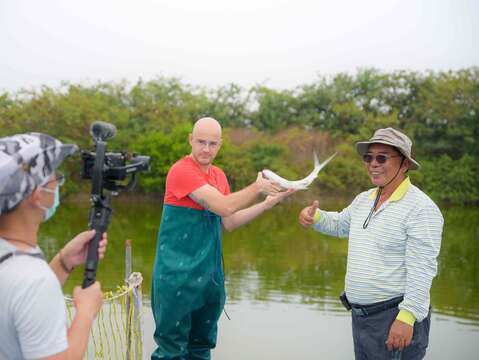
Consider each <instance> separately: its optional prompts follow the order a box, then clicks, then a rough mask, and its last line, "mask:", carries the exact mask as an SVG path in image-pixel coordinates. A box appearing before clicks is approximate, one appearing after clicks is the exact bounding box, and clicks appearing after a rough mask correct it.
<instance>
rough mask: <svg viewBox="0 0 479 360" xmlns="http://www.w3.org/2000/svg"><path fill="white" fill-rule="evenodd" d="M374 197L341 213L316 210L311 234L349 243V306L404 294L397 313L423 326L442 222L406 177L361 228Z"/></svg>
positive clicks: (367, 195)
mask: <svg viewBox="0 0 479 360" xmlns="http://www.w3.org/2000/svg"><path fill="white" fill-rule="evenodd" d="M376 193H377V189H371V190H369V191H365V192H363V193H361V194H359V195H358V196H357V197H356V198H355V199H354V200H353V202H352V203H351V204H350V205H349V206H348V207H347V208H345V209H344V210H342V211H341V212H330V211H323V210H318V212H319V220H318V221H317V222H316V223H315V224H314V229H315V230H317V231H320V232H322V233H324V234H328V235H332V236H337V237H344V238H346V237H347V238H349V246H348V262H347V271H346V279H345V291H346V294H347V297H348V299H349V301H350V302H351V303H355V304H361V305H367V304H372V303H375V302H379V301H384V300H389V299H392V298H394V297H397V296H401V295H404V300H403V301H402V302H401V304H399V309H401V310H407V311H409V312H410V313H411V314H412V315H413V316H414V317H415V318H416V320H417V321H421V320H423V319H424V318H425V317H426V316H427V314H428V312H429V304H430V295H429V291H430V288H431V283H432V279H433V278H434V276H436V273H437V256H438V255H439V250H440V247H441V236H442V228H443V224H444V220H443V217H442V215H441V212H440V210H439V208H438V207H437V206H436V204H435V203H434V202H433V201H432V200H431V199H430V198H429V197H428V196H427V195H426V194H425V193H423V192H422V191H421V190H419V188H417V187H416V186H414V185H412V184H411V182H410V180H409V178H408V177H407V178H406V179H404V181H403V182H402V183H401V184H400V185H399V186H398V188H397V189H396V190H395V191H394V193H393V194H392V195H391V196H390V197H389V199H388V200H386V201H385V202H384V203H383V204H382V205H381V206H380V208H379V209H377V210H376V211H375V212H374V214H373V216H372V218H371V220H370V222H369V225H368V226H367V228H366V229H363V223H364V220H365V219H366V218H367V216H368V214H369V212H370V211H371V208H372V206H373V204H374V200H375V197H376Z"/></svg>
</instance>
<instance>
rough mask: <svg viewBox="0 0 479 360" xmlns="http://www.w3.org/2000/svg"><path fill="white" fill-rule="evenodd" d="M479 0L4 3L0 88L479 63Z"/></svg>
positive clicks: (285, 78)
mask: <svg viewBox="0 0 479 360" xmlns="http://www.w3.org/2000/svg"><path fill="white" fill-rule="evenodd" d="M478 44H479V1H478V0H234V1H230V0H128V1H127V0H82V1H78V0H76V1H69V0H0V90H7V91H16V90H19V89H20V88H32V87H37V86H39V85H41V84H44V85H49V86H54V87H56V86H59V84H60V82H61V81H62V80H66V81H70V82H74V83H78V82H80V83H84V84H91V83H95V82H97V81H98V80H101V81H112V80H113V81H117V80H120V79H128V80H130V81H132V82H135V81H137V80H138V79H139V78H140V77H141V78H143V79H144V80H149V79H153V78H155V77H156V76H161V75H162V76H175V77H180V78H181V79H183V81H184V82H186V83H190V84H194V85H204V86H208V87H215V86H218V85H225V84H227V83H230V82H235V83H238V84H240V85H243V86H247V87H248V86H251V85H254V84H258V83H261V84H265V85H267V86H271V87H275V88H292V87H294V86H296V85H299V84H305V83H309V82H312V81H314V80H315V79H317V77H318V74H321V75H329V74H335V73H338V72H349V73H355V72H356V70H357V69H358V68H362V67H375V68H378V69H381V70H385V71H389V70H396V69H410V70H425V69H432V70H448V69H459V68H464V67H469V66H478V65H479V45H478Z"/></svg>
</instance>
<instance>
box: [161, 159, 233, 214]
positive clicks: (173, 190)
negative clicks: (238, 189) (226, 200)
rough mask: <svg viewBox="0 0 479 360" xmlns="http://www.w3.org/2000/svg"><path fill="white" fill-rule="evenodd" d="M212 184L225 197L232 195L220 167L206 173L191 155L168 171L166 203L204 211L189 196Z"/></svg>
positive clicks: (212, 167) (210, 169) (211, 168)
mask: <svg viewBox="0 0 479 360" xmlns="http://www.w3.org/2000/svg"><path fill="white" fill-rule="evenodd" d="M206 184H210V185H211V186H213V187H215V188H216V189H218V191H219V192H221V193H222V194H224V195H228V194H229V193H230V186H229V184H228V179H227V178H226V175H225V173H224V172H223V170H221V169H220V168H219V167H216V166H214V165H211V166H210V167H209V169H208V173H204V172H203V171H202V170H201V169H200V167H199V166H198V164H197V163H196V162H195V161H194V160H193V158H192V157H191V155H187V156H185V157H184V158H182V159H180V160H178V161H177V162H176V163H175V164H174V165H173V166H172V167H171V168H170V171H168V175H167V176H166V189H165V199H164V203H165V204H168V205H176V206H183V207H187V208H193V209H198V210H203V209H204V208H203V207H202V206H201V205H199V204H198V203H196V202H194V201H193V200H191V198H190V197H189V196H188V195H189V194H190V193H191V192H193V191H195V190H196V189H198V188H200V187H202V186H203V185H206Z"/></svg>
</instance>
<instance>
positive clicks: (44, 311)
mask: <svg viewBox="0 0 479 360" xmlns="http://www.w3.org/2000/svg"><path fill="white" fill-rule="evenodd" d="M76 149H77V147H76V145H72V144H62V143H61V142H60V141H58V140H56V139H54V138H53V137H51V136H48V135H45V134H40V133H29V134H20V135H14V136H11V137H4V138H0V289H1V296H0V339H1V341H0V358H1V359H38V358H42V359H55V360H57V359H72V358H73V359H80V358H83V356H84V354H85V350H86V347H87V343H88V335H89V332H90V328H91V325H92V323H93V320H94V319H95V317H96V315H97V313H98V311H99V309H100V308H101V305H102V302H103V299H102V293H101V289H100V284H99V283H98V282H95V283H94V284H93V285H91V286H90V287H88V288H86V289H81V288H80V287H76V288H75V289H74V291H73V302H74V306H75V308H76V312H75V317H74V319H73V321H72V324H71V326H70V327H69V328H67V317H66V306H65V301H64V298H63V293H62V290H61V285H63V283H64V282H65V280H66V279H67V277H68V275H69V274H70V272H71V271H72V270H73V268H74V267H76V266H78V265H80V264H82V263H84V262H85V259H86V253H87V248H88V243H89V242H90V241H91V239H92V237H93V236H94V235H95V231H94V230H90V231H85V232H82V233H80V234H78V235H77V236H76V237H75V238H73V239H72V240H71V241H70V242H69V243H67V244H66V245H65V246H64V247H63V249H61V250H60V252H59V253H58V254H57V255H56V256H55V257H54V258H53V259H52V260H51V262H50V264H49V266H48V264H47V263H46V261H45V259H44V256H43V253H42V251H41V250H40V248H39V247H38V245H37V243H38V230H39V227H40V224H41V223H42V222H44V221H46V220H48V219H49V218H51V217H52V216H53V214H54V213H55V210H56V209H57V207H58V205H59V203H60V199H59V187H60V186H61V185H62V184H63V181H64V178H63V177H62V176H61V175H60V174H59V173H58V172H57V168H58V166H59V165H60V164H61V162H62V161H63V160H64V159H65V158H66V157H67V156H69V155H71V154H72V153H74V152H75V151H76ZM106 244H107V237H106V234H104V235H103V236H102V239H101V241H100V242H99V247H98V256H99V257H100V258H102V257H103V256H104V253H105V250H106Z"/></svg>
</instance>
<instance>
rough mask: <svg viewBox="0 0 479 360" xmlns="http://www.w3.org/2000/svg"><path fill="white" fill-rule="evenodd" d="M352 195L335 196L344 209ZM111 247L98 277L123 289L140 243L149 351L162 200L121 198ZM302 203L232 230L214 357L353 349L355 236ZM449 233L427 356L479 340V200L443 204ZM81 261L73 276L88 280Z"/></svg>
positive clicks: (322, 354)
mask: <svg viewBox="0 0 479 360" xmlns="http://www.w3.org/2000/svg"><path fill="white" fill-rule="evenodd" d="M344 205H345V204H327V207H325V209H328V210H338V209H341V208H342V207H343V206H344ZM88 206H89V204H88V202H87V201H80V200H73V199H70V200H67V201H65V202H63V203H62V206H61V207H60V208H59V210H58V213H57V214H56V215H55V218H54V219H52V220H51V221H49V222H48V223H46V224H45V225H43V227H42V229H41V234H40V246H41V247H42V248H43V249H44V251H45V253H46V254H47V256H48V257H50V256H52V255H53V254H54V253H55V252H56V251H58V250H59V249H60V248H61V246H62V245H63V244H64V243H65V242H66V241H68V240H69V239H71V237H73V236H74V235H75V234H76V233H78V232H80V231H82V230H83V229H85V228H86V226H87V218H88ZM113 207H114V214H113V219H112V223H111V225H110V228H109V231H108V234H109V248H108V252H107V256H106V258H105V259H104V260H103V261H102V262H101V263H100V265H99V269H98V276H97V278H98V280H99V281H101V283H102V287H103V289H104V290H114V289H116V287H117V286H118V285H122V283H123V279H124V267H125V265H124V258H125V257H124V243H125V240H126V239H131V240H132V243H133V271H139V272H141V273H142V274H143V278H144V282H143V294H144V305H145V306H144V318H143V321H144V332H145V338H144V344H143V345H144V352H145V356H148V355H149V354H150V353H151V351H153V349H154V346H155V345H154V341H153V339H152V333H153V325H154V324H153V319H152V314H151V309H150V308H149V306H150V302H149V291H150V282H151V272H152V266H153V261H154V256H155V248H156V235H157V230H158V225H159V222H160V217H161V204H160V203H155V202H154V201H149V202H145V201H133V200H131V199H130V200H128V201H127V200H125V199H121V198H119V199H114V201H113ZM300 208H301V206H300V205H297V204H293V203H286V204H282V205H280V206H277V207H275V208H274V209H272V210H271V211H270V212H268V213H266V214H264V215H263V216H262V217H260V218H258V219H256V220H255V221H253V222H252V223H251V224H248V225H246V226H244V227H243V228H240V229H238V230H236V231H234V232H231V233H224V237H223V243H224V245H223V247H224V259H225V268H226V277H227V293H228V300H227V304H226V311H227V312H228V314H229V315H230V317H231V320H228V319H227V318H226V317H225V316H222V318H221V320H220V324H219V338H218V347H217V349H216V350H215V351H214V352H213V357H214V358H216V359H221V360H222V359H224V360H237V359H248V360H255V359H261V360H268V359H275V360H277V359H301V360H309V359H353V358H354V356H353V350H352V349H353V348H352V337H351V325H350V324H351V320H350V316H349V313H348V312H346V311H345V310H344V309H343V308H342V306H341V304H340V302H339V300H338V294H339V293H340V292H341V290H342V288H343V283H344V275H345V269H346V254H347V241H346V240H340V239H336V238H331V237H328V236H324V235H321V234H319V233H317V232H314V231H311V230H309V231H307V230H304V229H303V228H301V227H300V226H299V225H298V224H297V220H296V219H297V214H298V211H299V210H300ZM442 211H443V215H444V217H445V228H444V236H443V241H442V248H441V254H440V257H439V271H438V276H437V277H436V278H435V279H434V282H433V287H432V291H431V304H432V308H433V317H432V325H431V336H430V345H429V350H428V354H427V356H426V358H427V359H451V358H456V359H476V358H477V357H476V356H477V352H478V350H479V296H478V295H479V292H478V290H479V262H478V261H477V259H478V257H479V221H478V219H479V208H448V209H442ZM82 276H83V269H77V270H75V271H74V273H73V274H72V276H71V277H70V279H69V280H68V282H67V284H66V286H65V292H66V293H71V290H72V289H73V287H74V286H75V285H78V284H80V283H81V281H82Z"/></svg>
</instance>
